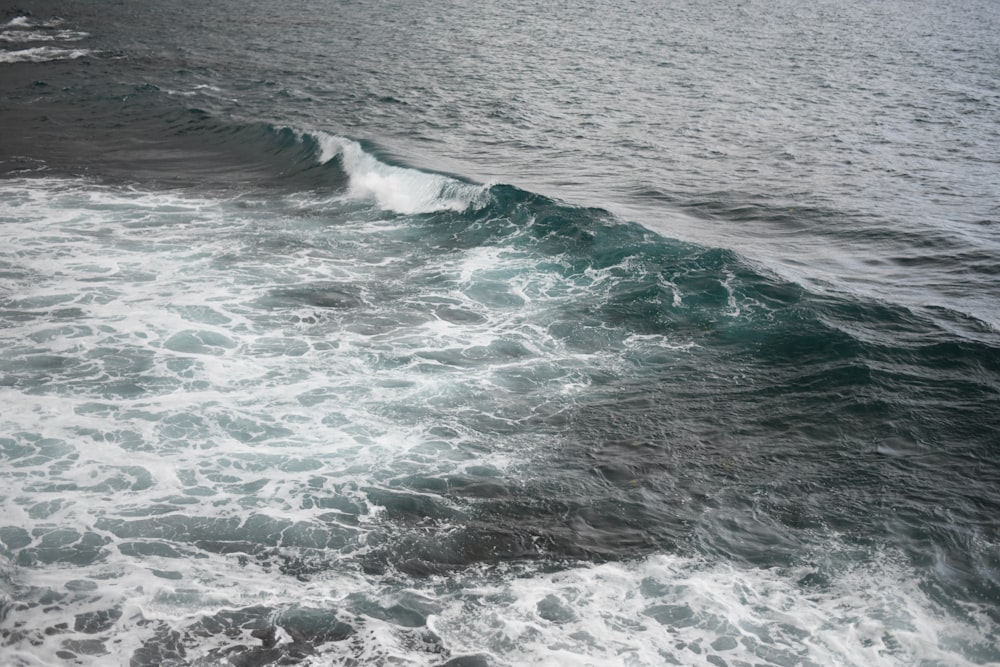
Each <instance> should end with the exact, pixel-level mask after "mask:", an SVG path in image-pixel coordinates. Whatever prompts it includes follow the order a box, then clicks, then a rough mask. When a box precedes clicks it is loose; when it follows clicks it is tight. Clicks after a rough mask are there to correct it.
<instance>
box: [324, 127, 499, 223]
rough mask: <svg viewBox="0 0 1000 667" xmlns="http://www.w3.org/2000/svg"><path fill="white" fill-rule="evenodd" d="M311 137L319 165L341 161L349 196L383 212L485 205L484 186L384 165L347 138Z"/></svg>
mask: <svg viewBox="0 0 1000 667" xmlns="http://www.w3.org/2000/svg"><path fill="white" fill-rule="evenodd" d="M313 136H315V138H316V140H317V141H318V142H319V144H320V148H321V153H320V156H319V160H320V162H322V163H324V164H325V163H327V162H329V161H330V160H332V159H334V158H336V157H338V156H339V157H340V158H341V160H342V165H343V168H344V170H345V171H346V172H347V176H348V178H349V179H350V196H351V197H354V198H358V199H374V200H375V201H376V202H378V205H379V206H380V207H382V208H383V209H386V210H389V211H394V212H396V213H401V214H403V215H412V214H416V213H432V212H434V211H465V210H467V209H470V208H478V207H480V206H482V205H483V204H484V203H485V195H486V188H485V187H484V186H481V185H475V184H471V183H463V182H461V181H459V180H457V179H454V178H449V177H447V176H443V175H440V174H431V173H427V172H424V171H419V170H417V169H407V168H405V167H396V166H393V165H388V164H385V163H384V162H381V161H379V160H378V159H376V158H375V157H374V156H373V155H370V154H369V153H366V152H365V151H364V149H363V148H362V147H361V145H360V144H359V143H358V142H356V141H352V140H350V139H345V138H343V137H338V136H334V135H330V134H327V133H324V132H316V133H313Z"/></svg>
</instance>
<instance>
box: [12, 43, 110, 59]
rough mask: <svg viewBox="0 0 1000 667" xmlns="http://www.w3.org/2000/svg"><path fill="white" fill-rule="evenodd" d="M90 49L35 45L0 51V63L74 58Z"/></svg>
mask: <svg viewBox="0 0 1000 667" xmlns="http://www.w3.org/2000/svg"><path fill="white" fill-rule="evenodd" d="M91 53H93V51H91V50H90V49H63V48H59V47H56V46H36V47H33V48H30V49H21V50H19V51H0V63H44V62H48V61H52V60H74V59H76V58H83V57H84V56H88V55H90V54H91Z"/></svg>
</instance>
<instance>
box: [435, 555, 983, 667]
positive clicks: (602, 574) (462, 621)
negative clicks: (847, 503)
mask: <svg viewBox="0 0 1000 667" xmlns="http://www.w3.org/2000/svg"><path fill="white" fill-rule="evenodd" d="M809 573H810V572H809V571H808V570H805V569H804V570H802V571H775V570H758V569H741V568H736V567H732V566H730V565H720V564H713V563H707V562H704V561H700V560H696V559H689V558H682V557H676V556H666V555H664V556H655V557H652V558H649V559H646V560H642V561H639V562H636V563H630V564H618V563H611V564H605V565H599V566H590V567H581V568H572V569H569V570H565V571H562V572H558V573H554V574H539V573H534V574H532V575H531V576H523V577H517V576H508V577H506V578H505V580H504V581H502V582H499V581H498V582H497V583H496V584H490V583H483V584H481V585H480V586H479V587H475V586H469V587H468V588H465V589H464V590H463V591H462V593H460V594H458V595H455V596H454V597H453V598H452V599H451V600H450V601H449V602H450V604H448V605H447V606H446V607H445V608H444V610H443V611H442V613H441V614H440V615H436V616H434V617H432V618H431V619H430V621H429V626H430V627H431V628H433V629H434V630H435V632H437V633H439V634H441V635H442V636H443V637H445V638H446V639H447V640H448V642H449V645H450V646H451V647H452V649H453V651H454V652H457V653H463V652H469V653H484V652H485V653H487V654H492V656H493V657H495V658H496V659H497V660H499V661H500V662H501V663H502V664H525V663H528V662H541V663H543V664H560V665H662V664H677V665H706V666H708V665H723V664H726V665H749V664H754V665H806V666H814V665H816V666H818V665H913V664H922V663H924V662H926V663H930V664H971V663H969V662H968V661H967V660H966V659H964V658H962V657H961V656H959V655H956V653H955V652H954V650H953V649H954V647H956V646H964V647H970V646H972V647H975V646H979V647H980V648H986V647H988V636H989V635H988V634H987V632H986V631H987V630H988V629H989V622H988V621H986V620H985V616H984V617H983V618H981V619H979V621H974V622H973V623H971V624H960V623H957V622H955V621H953V620H950V619H949V618H948V616H947V614H946V613H945V612H944V610H943V609H940V608H939V607H938V606H937V605H936V603H934V602H933V601H932V600H931V599H930V598H928V596H927V595H926V594H924V593H923V592H922V591H921V590H920V586H919V584H918V582H916V581H914V580H913V579H912V578H911V577H910V575H909V573H908V572H907V569H906V568H905V567H901V566H898V565H897V564H895V563H894V562H893V559H892V558H889V557H885V556H883V557H880V558H878V559H877V560H876V561H874V562H873V563H870V564H868V565H863V566H857V567H855V568H850V569H847V570H845V571H844V572H843V573H842V574H841V575H840V576H839V577H838V578H837V579H836V580H835V581H834V582H833V583H832V585H831V586H830V587H829V588H827V589H825V590H810V589H809V588H808V587H803V586H802V585H800V584H797V583H796V581H797V580H801V578H802V577H804V576H806V575H808V574H809ZM980 623H981V626H980ZM942 646H949V647H952V648H950V649H948V648H941V647H942Z"/></svg>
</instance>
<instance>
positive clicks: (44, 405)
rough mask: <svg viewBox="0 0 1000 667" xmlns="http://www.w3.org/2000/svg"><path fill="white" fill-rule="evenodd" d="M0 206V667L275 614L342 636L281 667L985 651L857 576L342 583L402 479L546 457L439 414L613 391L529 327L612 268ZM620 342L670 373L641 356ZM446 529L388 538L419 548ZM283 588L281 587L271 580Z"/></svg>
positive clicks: (44, 204) (281, 213)
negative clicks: (326, 626) (7, 602)
mask: <svg viewBox="0 0 1000 667" xmlns="http://www.w3.org/2000/svg"><path fill="white" fill-rule="evenodd" d="M376 168H377V167H376ZM0 195H2V197H0V225H2V227H3V230H4V240H5V243H4V245H3V246H0V317H2V318H3V324H4V326H3V327H0V405H3V406H5V409H4V410H2V411H0V455H2V457H0V482H2V487H0V488H2V489H3V493H2V495H0V510H2V512H0V515H2V516H3V517H4V518H3V519H2V520H0V542H2V544H0V588H2V589H6V590H0V593H3V592H5V593H6V594H7V595H8V596H10V597H12V598H14V599H15V601H16V602H15V605H16V606H15V607H14V608H12V609H11V611H10V612H9V613H8V614H7V615H6V617H5V618H4V619H3V620H2V621H0V629H3V630H4V631H7V632H8V634H6V635H5V638H4V639H3V641H4V643H5V644H7V646H5V647H4V650H5V651H6V654H5V658H8V659H9V662H10V663H11V664H14V665H35V664H45V665H51V664H59V663H60V662H63V661H66V662H69V661H75V662H77V663H79V664H91V665H105V664H128V663H129V662H130V661H131V660H132V658H133V656H134V655H135V654H136V651H138V650H140V649H142V647H143V646H144V645H146V644H147V643H152V644H154V645H164V646H170V645H172V644H171V642H173V643H174V644H177V645H183V648H184V651H185V654H184V658H183V660H181V659H180V658H178V660H177V661H176V662H175V663H174V664H200V665H215V664H226V659H225V657H224V656H222V655H221V654H219V653H212V651H213V650H216V651H217V650H218V649H220V648H222V647H225V646H231V645H232V644H234V643H242V644H244V645H247V646H253V645H257V644H258V642H259V640H258V639H257V638H255V637H254V636H252V635H251V631H250V628H249V627H247V626H245V625H238V624H233V625H231V626H226V627H224V628H223V629H221V630H220V629H218V627H219V625H220V624H221V623H222V621H220V620H219V619H220V618H222V619H225V618H228V616H227V615H233V614H240V613H243V614H249V613H256V614H258V617H256V620H257V621H259V622H260V623H270V624H274V625H275V626H277V627H278V628H280V629H281V632H280V633H279V635H278V639H279V643H284V644H287V643H288V639H287V638H288V637H289V636H292V635H293V634H294V632H295V623H294V622H292V620H290V619H291V618H292V616H294V614H296V613H298V614H306V615H308V614H314V613H315V614H317V615H324V616H323V618H333V619H336V620H338V621H342V622H343V623H346V624H348V625H350V626H351V627H352V628H353V630H354V633H353V634H352V635H351V637H350V638H348V639H340V640H336V641H332V640H331V641H328V642H326V643H324V644H323V645H322V646H321V651H322V653H321V654H320V655H316V656H312V657H310V658H308V659H307V660H306V661H304V662H303V663H302V664H312V665H317V666H318V665H329V664H350V663H351V661H354V663H361V664H366V663H370V664H378V663H379V662H382V663H386V664H388V663H390V662H392V661H395V662H398V663H403V664H414V665H439V664H441V663H442V662H444V660H445V659H446V657H447V656H460V655H473V654H475V655H480V656H485V657H486V658H487V659H489V660H492V661H493V662H494V663H495V664H498V665H520V664H544V665H548V664H551V665H564V664H565V665H573V664H579V665H661V664H670V663H671V662H673V663H675V664H684V665H706V666H707V665H715V666H716V667H718V666H720V665H733V666H736V665H748V664H753V665H758V664H763V665H781V666H785V665H803V666H806V665H831V664H840V665H885V666H887V667H888V666H893V667H895V666H896V665H911V664H919V663H920V662H921V661H925V662H929V663H931V664H933V663H935V662H937V663H940V664H948V665H963V664H974V660H973V659H971V658H968V657H966V656H970V655H971V656H975V655H984V656H990V655H993V654H990V653H989V651H988V647H987V648H983V649H982V650H981V651H979V652H978V653H977V647H982V646H985V645H986V643H987V642H988V641H989V640H990V637H993V636H995V628H994V627H992V626H991V625H990V621H989V619H988V618H987V617H985V616H983V615H981V614H980V610H977V609H970V610H968V613H967V614H966V617H965V618H963V619H961V620H956V618H955V616H954V614H952V615H951V616H949V615H948V614H947V613H946V612H945V611H944V610H942V609H940V608H939V607H938V606H937V604H936V603H935V601H934V600H932V599H930V598H929V597H928V595H927V594H926V593H925V592H924V591H923V590H922V589H921V587H920V585H919V581H918V580H917V576H916V573H915V572H914V571H913V570H912V568H910V567H909V566H907V565H906V564H905V563H902V561H898V562H897V561H896V560H894V559H893V558H892V557H889V556H884V555H883V556H879V555H875V556H873V557H872V558H871V559H869V561H868V562H866V563H864V564H859V565H856V566H853V567H852V566H841V567H837V568H833V571H832V574H828V582H827V583H823V584H819V585H813V584H810V583H808V576H809V575H810V573H811V572H810V571H809V570H808V569H805V568H804V569H801V570H792V569H789V570H778V569H774V570H764V569H756V568H752V567H750V566H733V565H729V564H723V563H719V562H717V561H712V562H709V561H701V560H696V559H689V558H683V557H679V556H672V555H663V554H661V555H656V556H652V557H649V558H641V559H637V560H636V561H634V562H630V563H610V564H604V565H598V566H589V565H578V564H574V563H563V564H561V565H562V569H561V571H558V572H552V571H551V570H543V569H542V568H540V567H539V566H538V565H536V564H534V563H530V562H529V563H522V564H516V565H510V566H503V565H501V566H492V567H487V566H469V567H466V568H456V569H455V571H453V572H452V573H451V574H449V575H448V576H443V575H441V576H439V575H432V576H428V577H423V578H420V577H413V576H408V575H406V574H404V573H401V572H397V571H395V570H394V569H393V568H392V567H391V566H390V567H388V568H387V570H386V571H385V572H384V573H368V572H365V571H364V569H363V568H362V567H361V566H360V564H359V560H360V559H361V558H363V557H364V556H365V555H366V554H368V553H371V552H372V551H373V550H375V549H377V548H378V547H379V545H380V544H381V543H383V542H384V540H386V539H387V538H389V537H392V536H393V535H394V533H393V532H392V531H394V530H397V529H396V528H395V527H394V526H392V525H391V523H390V522H388V521H387V520H385V518H384V515H385V514H386V512H387V511H388V509H387V508H385V507H383V506H380V505H379V503H378V502H376V501H375V500H372V497H373V496H375V497H378V496H377V492H381V491H392V490H397V491H398V490H399V489H400V488H401V487H400V486H399V483H400V482H402V481H405V480H407V479H409V478H411V477H413V476H420V477H423V478H437V479H446V478H447V476H448V475H453V474H454V475H457V474H462V475H467V476H472V475H481V476H485V475H492V476H493V478H497V479H506V478H512V479H523V480H530V479H532V478H533V477H538V476H542V475H545V474H547V473H546V471H545V466H544V463H545V457H546V453H547V451H548V448H552V449H557V448H559V447H561V446H564V445H565V444H566V443H565V442H560V441H558V438H553V437H551V436H546V437H545V438H544V439H545V440H546V441H547V442H538V440H539V438H538V437H537V436H528V437H525V436H523V435H518V434H517V432H516V431H514V429H506V430H504V429H497V431H491V430H490V429H489V428H488V427H487V426H484V424H483V423H481V422H477V421H475V419H472V418H470V417H469V415H470V414H474V415H476V418H479V417H480V416H483V413H485V412H486V411H487V410H489V411H492V414H490V415H488V418H489V420H491V421H493V422H496V423H501V424H502V425H503V426H505V427H509V426H513V425H516V424H518V423H520V422H523V421H527V420H530V419H532V418H535V417H537V416H539V415H541V416H545V415H547V414H548V415H550V414H554V413H556V412H558V411H559V410H562V409H565V408H569V407H572V406H573V405H574V402H575V401H576V400H578V399H579V397H580V395H581V394H582V393H583V392H586V391H587V389H588V386H589V384H590V383H591V382H592V378H593V376H594V374H604V375H606V376H611V375H617V376H625V375H627V374H629V373H631V372H633V371H634V367H630V366H629V363H628V359H627V357H628V355H627V354H623V353H622V349H617V350H616V349H614V347H613V345H611V344H610V342H608V341H607V340H605V339H602V340H603V341H604V342H603V343H602V344H600V345H594V346H593V350H592V351H584V350H582V349H580V348H579V347H577V348H573V347H571V346H569V345H567V344H566V342H565V340H564V339H560V338H558V337H556V336H553V335H552V334H551V333H550V332H549V329H548V327H549V325H550V324H551V323H552V322H553V321H556V320H558V319H559V318H565V312H566V311H567V310H568V306H570V305H573V304H579V303H580V302H582V301H583V300H584V299H585V298H588V296H587V295H588V293H590V292H599V291H600V290H598V289H596V288H598V287H600V286H602V285H606V284H608V283H613V281H615V280H617V278H616V277H615V276H616V272H615V271H614V270H612V269H593V270H588V271H587V272H585V273H583V274H580V275H575V276H572V277H567V275H566V274H565V273H564V272H563V271H560V270H556V268H557V267H558V266H559V262H560V258H559V257H546V258H545V260H546V261H544V262H540V261H539V257H538V256H537V255H533V254H532V253H531V252H530V251H525V250H520V249H518V248H516V247H510V246H490V247H471V248H455V249H451V250H448V251H447V252H442V253H440V254H436V255H427V254H421V253H426V249H422V248H419V247H415V244H414V242H413V237H412V231H410V230H408V228H407V227H408V225H412V224H414V220H406V219H402V218H398V217H393V216H386V215H385V214H384V213H383V212H377V213H378V214H377V216H374V218H373V216H371V215H370V214H371V211H365V212H362V214H359V217H360V218H361V219H356V218H351V217H349V216H346V215H341V216H340V217H338V218H336V220H335V221H333V222H334V223H335V224H332V223H331V221H330V220H329V219H327V218H321V217H319V216H315V215H309V214H310V213H313V212H314V211H312V210H310V209H309V208H308V207H309V201H308V197H307V196H304V195H303V196H300V197H297V198H293V199H295V201H294V202H293V203H290V202H274V201H272V202H247V201H219V200H214V199H211V198H202V199H199V198H195V197H191V196H181V195H173V194H170V193H159V194H156V193H149V192H138V191H129V190H113V189H107V188H100V187H95V186H91V185H88V184H86V183H81V182H75V181H55V180H22V181H6V182H4V183H3V184H2V190H0ZM314 203H315V202H314ZM323 210H324V211H326V210H327V209H323ZM385 218H390V219H388V220H387V219H385ZM563 323H564V324H565V321H564V322H563ZM573 324H574V326H576V327H578V328H579V327H580V326H581V325H580V323H579V321H576V320H574V321H573ZM622 345H623V349H624V350H625V351H626V352H627V351H629V350H633V349H635V350H637V354H638V355H639V356H647V355H648V354H650V353H651V351H652V350H654V349H655V350H656V351H657V353H658V354H661V355H676V356H677V357H683V355H687V354H690V353H691V352H690V351H691V350H693V349H696V348H697V346H695V345H694V344H693V342H692V341H690V340H676V339H671V338H670V337H668V336H640V335H631V336H628V337H627V339H626V340H625V341H624V342H623V343H622ZM498 434H499V435H498ZM551 440H557V441H556V442H548V441H551ZM373 492H374V493H373ZM413 495H415V496H416V495H419V494H417V493H416V492H415V493H414V494H413ZM421 498H422V499H429V500H433V501H434V502H437V503H440V504H441V505H442V506H444V510H447V511H454V512H455V513H456V514H458V513H461V512H462V511H465V510H466V509H467V508H466V507H459V506H452V505H447V503H449V502H452V503H456V504H457V501H453V500H452V501H450V500H448V499H446V498H445V497H443V496H441V495H435V494H429V493H426V494H423V496H422V497H421ZM455 523H457V521H452V520H450V519H448V518H441V519H436V520H434V521H428V522H421V523H419V524H417V525H412V526H410V527H409V528H408V529H410V530H413V531H414V532H415V533H416V534H430V535H433V536H447V535H449V534H450V532H452V531H456V530H458V529H459V528H460V526H457V525H454V524H455ZM398 530H404V529H403V528H400V529H398ZM831 539H833V538H831ZM836 546H837V545H836V544H835V543H833V544H831V551H833V550H835V549H836ZM255 547H264V548H265V549H264V550H263V551H255ZM3 554H7V555H8V556H9V557H11V558H13V560H14V562H13V564H12V565H10V564H8V563H7V562H5V561H3V558H4V557H5V556H3ZM286 561H290V562H292V563H294V564H295V565H296V567H298V566H302V567H311V566H315V567H314V569H313V570H311V572H312V573H313V574H312V576H308V577H302V578H301V579H300V578H297V577H296V576H295V575H294V570H292V572H291V573H289V572H283V571H280V570H279V568H280V566H281V564H282V563H283V562H286ZM901 563H902V564H901ZM546 565H548V566H551V565H552V563H551V562H549V563H546ZM803 581H805V582H806V583H803ZM247 609H257V610H259V611H255V612H246V611H245V610H247ZM172 633H177V637H180V638H181V639H176V638H172V637H173V635H172ZM67 656H72V657H67ZM986 659H990V658H986ZM980 662H983V660H981V661H980ZM145 664H153V663H152V661H149V662H147V663H145Z"/></svg>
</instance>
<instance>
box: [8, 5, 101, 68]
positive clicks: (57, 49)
mask: <svg viewBox="0 0 1000 667" xmlns="http://www.w3.org/2000/svg"><path fill="white" fill-rule="evenodd" d="M60 23H61V22H60V21H58V20H56V21H48V22H37V21H32V20H31V19H29V18H28V17H26V16H19V17H17V18H14V19H11V20H10V21H8V22H7V23H5V24H4V25H3V28H4V30H3V32H0V42H7V43H9V44H27V43H34V42H56V41H58V42H75V41H79V40H81V39H84V38H86V37H88V34H87V33H85V32H80V31H78V30H56V29H55V28H56V26H58V25H59V24H60ZM31 28H35V29H31ZM91 53H92V51H90V50H89V49H77V48H65V47H63V46H48V45H46V46H36V47H31V48H27V49H18V50H13V51H6V50H3V51H0V63H21V62H32V63H41V62H48V61H51V60H73V59H76V58H82V57H83V56H87V55H90V54H91Z"/></svg>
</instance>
